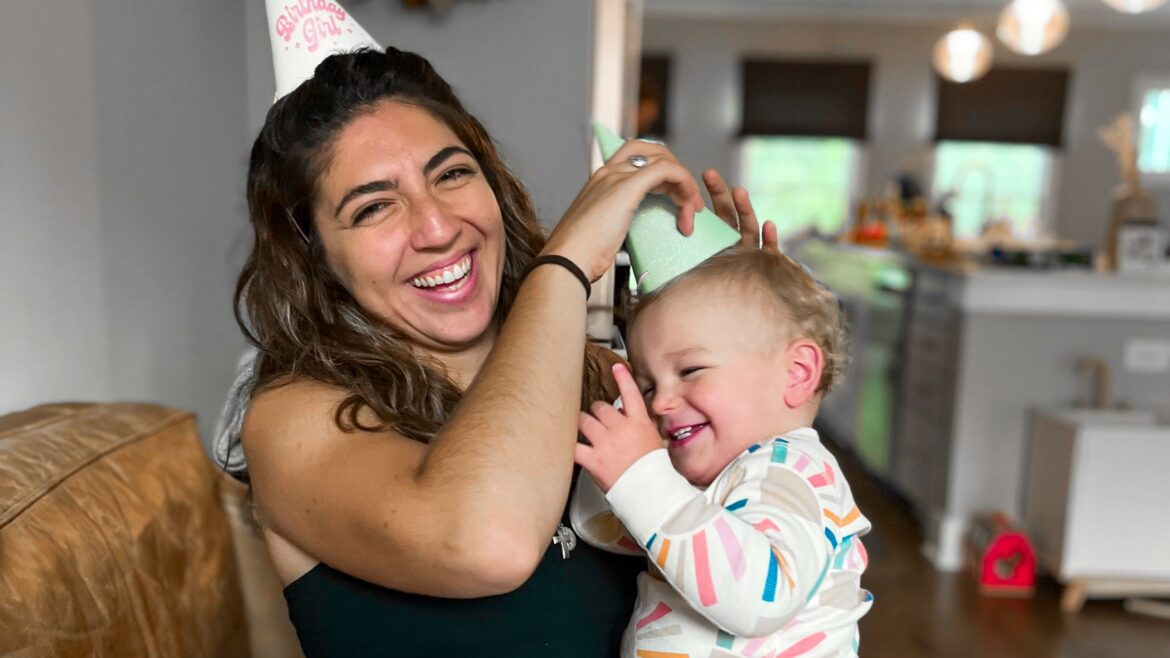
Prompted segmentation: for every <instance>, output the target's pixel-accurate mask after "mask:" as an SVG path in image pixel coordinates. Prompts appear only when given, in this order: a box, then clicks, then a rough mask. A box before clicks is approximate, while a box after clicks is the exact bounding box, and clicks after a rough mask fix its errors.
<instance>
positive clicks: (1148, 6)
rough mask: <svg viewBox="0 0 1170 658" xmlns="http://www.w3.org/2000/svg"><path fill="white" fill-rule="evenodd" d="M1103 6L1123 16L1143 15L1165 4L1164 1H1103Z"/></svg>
mask: <svg viewBox="0 0 1170 658" xmlns="http://www.w3.org/2000/svg"><path fill="white" fill-rule="evenodd" d="M1105 4H1107V5H1109V6H1110V7H1113V8H1114V9H1116V10H1117V11H1120V12H1122V13H1125V14H1144V13H1146V12H1147V11H1152V10H1154V9H1157V8H1158V7H1161V6H1162V5H1164V4H1166V0H1105Z"/></svg>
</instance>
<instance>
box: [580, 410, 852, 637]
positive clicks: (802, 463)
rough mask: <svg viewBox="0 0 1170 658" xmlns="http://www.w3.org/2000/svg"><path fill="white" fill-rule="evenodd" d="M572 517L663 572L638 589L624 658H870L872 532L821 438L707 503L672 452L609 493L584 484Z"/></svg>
mask: <svg viewBox="0 0 1170 658" xmlns="http://www.w3.org/2000/svg"><path fill="white" fill-rule="evenodd" d="M611 510H612V511H611ZM570 514H571V519H572V522H573V527H574V529H575V530H576V531H577V533H578V534H579V535H580V536H581V537H582V539H584V540H585V541H587V542H589V543H590V544H593V545H594V546H598V547H600V548H603V549H606V550H611V551H614V552H621V553H642V552H644V553H646V554H647V555H648V556H649V558H650V562H651V564H652V565H654V566H652V567H651V568H650V569H649V570H648V571H646V572H644V573H642V574H641V575H639V576H638V602H637V604H636V605H635V607H634V614H633V617H632V618H631V620H630V625H629V626H628V627H627V628H626V632H625V636H624V637H623V639H622V656H623V658H683V657H686V656H689V657H691V658H725V657H730V656H751V657H752V658H781V657H784V658H790V657H794V656H800V657H801V658H812V657H814V656H833V657H839V656H856V655H857V648H858V632H857V621H858V620H859V619H861V617H862V616H863V615H865V613H866V612H867V611H868V610H869V608H870V606H871V605H872V602H873V597H872V596H871V595H870V593H869V592H867V591H865V590H864V589H862V588H861V573H862V572H863V571H865V566H866V554H865V548H864V547H863V546H862V545H861V541H860V539H859V537H860V536H861V535H863V534H865V533H866V532H868V531H869V528H870V524H869V521H868V520H867V519H866V518H865V517H864V516H862V515H861V512H860V511H859V510H858V509H857V506H856V505H855V504H854V502H853V494H852V493H851V492H850V490H849V484H848V483H847V482H845V479H844V477H842V475H841V473H840V469H839V468H838V467H837V461H836V460H835V459H834V458H833V456H832V454H830V453H829V452H828V450H826V449H825V448H824V446H822V445H821V443H820V440H819V438H818V437H817V433H816V431H815V430H813V429H811V428H801V429H798V430H795V431H793V432H790V433H788V434H786V435H784V436H782V437H777V438H773V439H769V440H767V441H764V442H762V443H758V444H755V445H753V446H751V447H750V448H749V449H748V450H746V451H744V453H743V454H741V455H740V456H739V457H737V458H736V459H735V460H734V461H732V462H731V463H730V464H728V466H727V468H725V469H723V471H722V472H721V473H720V474H719V476H718V477H716V478H715V480H714V481H713V482H712V483H711V485H710V486H709V487H707V489H706V491H702V490H700V489H697V488H696V487H695V486H693V485H691V484H690V483H689V482H687V481H686V479H685V478H683V476H682V475H680V474H679V473H678V472H677V471H675V470H674V467H673V466H672V465H671V463H670V458H669V457H668V456H667V453H666V450H656V451H654V452H652V453H650V454H648V455H646V456H645V457H643V458H641V459H640V460H638V461H637V462H635V463H634V465H633V466H631V467H630V468H629V469H628V470H627V471H626V472H625V473H623V474H622V476H621V477H620V478H619V479H618V480H617V482H615V483H614V485H613V487H612V488H611V489H610V491H609V493H608V494H602V493H601V490H600V489H598V488H597V484H596V483H595V482H593V480H592V478H590V477H588V476H587V475H586V474H584V473H583V474H582V477H580V478H579V479H578V482H577V489H576V491H575V492H574V495H573V502H572V506H571V509H570ZM615 514H616V518H615V516H614V515H615ZM627 531H628V533H629V535H627ZM631 537H632V539H631ZM634 542H637V545H635V543H634Z"/></svg>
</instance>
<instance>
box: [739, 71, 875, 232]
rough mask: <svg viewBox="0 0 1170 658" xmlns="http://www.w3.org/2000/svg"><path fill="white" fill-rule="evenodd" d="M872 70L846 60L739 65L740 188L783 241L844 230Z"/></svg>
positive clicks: (857, 173)
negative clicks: (748, 192)
mask: <svg viewBox="0 0 1170 658" xmlns="http://www.w3.org/2000/svg"><path fill="white" fill-rule="evenodd" d="M870 69H871V66H870V64H869V62H866V61H849V60H816V59H810V60H772V59H746V60H744V61H743V62H741V74H742V80H743V99H742V100H743V103H742V108H743V116H742V120H741V125H740V163H739V164H740V167H739V172H740V181H741V183H742V185H743V186H744V187H746V188H747V189H749V190H751V194H752V203H753V205H754V206H755V209H756V214H757V215H759V217H760V218H762V219H768V220H772V221H773V222H775V224H776V228H777V229H778V232H779V234H780V237H781V238H785V237H789V236H792V235H794V234H796V233H799V232H803V231H806V230H808V229H816V230H817V231H819V232H821V233H836V232H838V231H840V230H841V229H843V228H844V227H845V226H846V224H847V220H848V218H849V216H850V214H851V206H852V200H853V199H854V198H855V197H856V196H857V188H858V186H859V181H860V180H861V175H860V172H861V164H862V157H861V152H862V147H861V144H862V143H863V140H865V138H866V134H867V130H868V124H869V79H870Z"/></svg>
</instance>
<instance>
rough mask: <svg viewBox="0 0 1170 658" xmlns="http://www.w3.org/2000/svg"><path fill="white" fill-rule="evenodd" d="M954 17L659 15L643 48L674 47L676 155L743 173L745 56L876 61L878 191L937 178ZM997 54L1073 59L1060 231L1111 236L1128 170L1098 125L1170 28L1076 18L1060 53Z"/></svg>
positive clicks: (869, 185)
mask: <svg viewBox="0 0 1170 658" xmlns="http://www.w3.org/2000/svg"><path fill="white" fill-rule="evenodd" d="M950 27H952V26H951V25H949V24H944V23H939V24H937V25H924V24H899V23H895V22H891V21H883V22H882V23H880V24H865V23H858V22H846V21H841V20H821V21H798V20H795V19H788V20H784V19H780V18H776V19H765V18H760V17H753V18H750V19H747V18H745V19H740V20H718V19H713V18H710V17H703V18H667V17H663V16H661V15H655V14H650V15H648V16H647V17H646V23H645V34H644V37H643V48H644V50H645V51H646V52H649V53H670V54H673V56H674V68H673V70H672V78H673V79H672V82H671V84H672V89H671V95H672V96H671V112H672V116H671V117H670V121H671V126H672V128H671V132H672V134H671V135H670V136H669V138H668V142H669V143H670V145H671V147H672V148H673V149H674V150H675V153H676V154H677V155H678V156H679V157H680V158H681V159H682V161H683V162H685V163H687V164H688V165H689V166H690V167H692V168H693V169H694V170H695V171H696V172H698V171H700V170H701V169H702V168H704V167H712V166H713V167H716V168H719V169H720V170H721V171H724V172H728V174H729V175H730V176H731V177H732V178H734V177H736V175H737V173H736V171H735V168H736V162H735V133H736V131H738V129H739V103H740V92H739V60H740V58H741V57H744V56H767V55H778V56H784V55H787V56H797V57H802V56H803V57H807V56H823V57H834V56H837V57H850V58H859V57H864V58H868V59H870V60H871V61H872V62H873V64H874V77H873V79H872V80H871V87H870V124H869V134H870V139H869V143H868V149H867V150H868V153H867V166H866V169H865V185H866V187H865V190H863V192H865V193H875V192H877V191H878V190H880V188H881V185H882V183H883V182H884V181H885V180H887V179H888V178H889V177H890V176H892V175H893V174H896V173H897V172H899V171H901V170H903V169H906V168H910V169H911V170H917V171H919V172H920V174H921V175H923V180H924V181H927V180H929V178H928V177H927V176H926V175H925V174H926V169H927V168H928V163H929V159H928V155H929V151H928V147H929V145H930V141H929V140H930V138H931V136H932V135H933V130H934V108H935V101H934V83H933V79H932V75H933V74H932V73H931V69H930V53H931V49H932V48H933V46H934V43H935V41H936V40H937V39H938V38H939V37H940V36H941V35H942V34H943V33H944V32H945V31H946V30H948V29H950ZM981 27H985V28H986V26H981ZM985 32H989V31H988V30H986V29H985ZM996 57H997V62H998V63H1001V64H1009V63H1010V64H1012V65H1022V66H1053V65H1066V66H1068V67H1069V68H1070V69H1071V70H1072V86H1071V89H1070V91H1069V98H1068V105H1067V110H1066V115H1065V148H1064V150H1063V152H1062V154H1061V156H1062V157H1061V163H1060V165H1059V169H1058V171H1057V177H1056V186H1057V188H1056V197H1055V208H1054V212H1053V215H1052V216H1053V219H1054V221H1055V225H1054V229H1055V231H1056V233H1057V235H1059V236H1060V237H1063V238H1068V239H1072V240H1076V241H1080V242H1083V243H1086V244H1091V245H1100V244H1101V243H1102V241H1103V237H1104V234H1105V225H1106V220H1107V217H1108V215H1109V203H1110V201H1109V199H1110V191H1111V189H1112V187H1113V186H1114V185H1116V184H1117V183H1118V182H1119V180H1118V174H1117V172H1116V166H1115V165H1114V159H1113V155H1112V154H1111V153H1110V152H1109V151H1108V150H1107V149H1106V148H1105V147H1104V146H1102V145H1101V144H1100V143H1099V141H1098V140H1097V130H1098V128H1099V127H1100V126H1102V125H1104V124H1106V123H1108V122H1110V121H1111V120H1112V119H1113V118H1114V117H1115V116H1116V115H1117V114H1118V113H1119V112H1121V111H1122V110H1126V109H1129V104H1130V102H1131V101H1130V97H1131V85H1132V82H1133V78H1134V76H1135V75H1137V74H1139V73H1146V72H1158V71H1162V72H1165V71H1170V34H1167V32H1165V31H1162V32H1159V31H1150V30H1146V31H1141V32H1122V31H1115V30H1106V29H1100V28H1098V29H1091V28H1083V27H1078V26H1076V25H1074V26H1073V29H1072V32H1071V34H1070V35H1069V37H1068V39H1067V41H1066V42H1065V43H1064V44H1062V45H1061V46H1060V47H1058V48H1057V49H1056V50H1054V51H1053V52H1052V53H1049V54H1047V55H1044V56H1040V57H1035V58H1023V57H1020V56H1011V55H1010V54H1009V53H1008V52H1007V50H1006V48H1004V47H1002V46H1000V47H998V48H997V50H996ZM1157 198H1158V204H1159V209H1160V211H1161V214H1162V217H1163V218H1164V219H1165V218H1170V190H1166V189H1163V190H1160V191H1158V193H1157Z"/></svg>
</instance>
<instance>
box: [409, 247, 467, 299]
mask: <svg viewBox="0 0 1170 658" xmlns="http://www.w3.org/2000/svg"><path fill="white" fill-rule="evenodd" d="M469 274H471V254H470V253H468V254H467V255H465V256H464V257H463V258H460V259H459V260H457V261H455V262H454V263H452V264H450V265H448V266H446V267H442V268H439V269H435V270H432V271H430V272H427V273H425V274H420V275H418V276H416V277H414V278H413V279H411V280H410V283H411V285H413V286H414V287H415V288H421V289H423V290H429V289H431V288H437V287H440V286H452V285H457V284H459V283H462V282H463V280H464V279H466V278H467V276H468V275H469Z"/></svg>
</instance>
